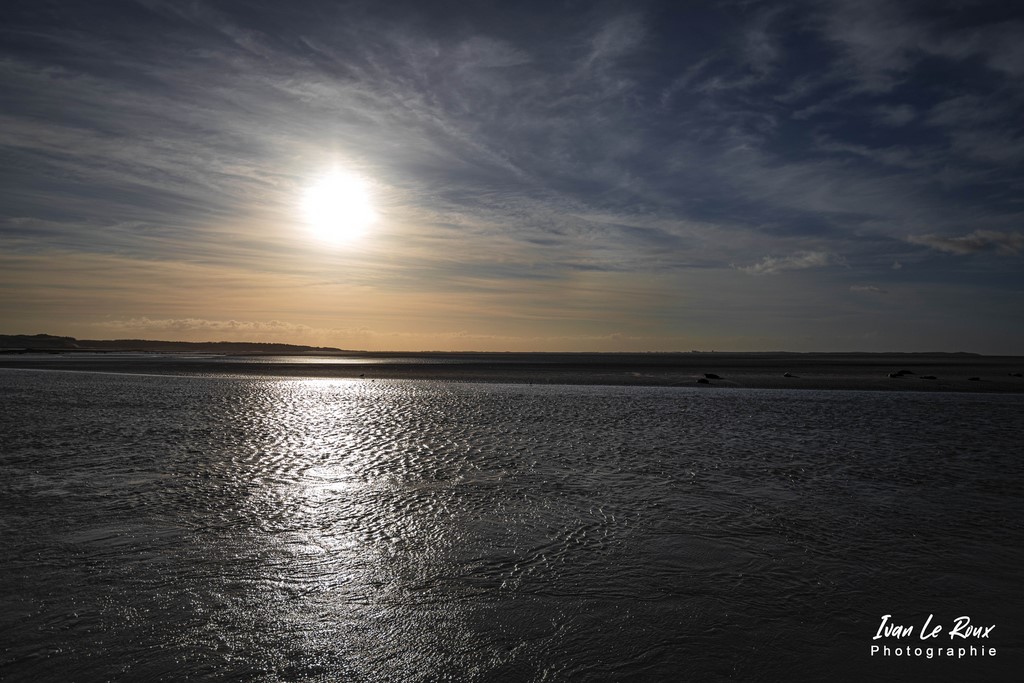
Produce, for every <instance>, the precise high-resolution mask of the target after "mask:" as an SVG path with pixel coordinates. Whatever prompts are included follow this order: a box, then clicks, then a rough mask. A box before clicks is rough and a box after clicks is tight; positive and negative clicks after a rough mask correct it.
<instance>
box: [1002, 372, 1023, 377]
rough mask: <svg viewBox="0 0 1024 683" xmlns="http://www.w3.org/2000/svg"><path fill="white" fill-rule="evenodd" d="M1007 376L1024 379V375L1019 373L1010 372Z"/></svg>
mask: <svg viewBox="0 0 1024 683" xmlns="http://www.w3.org/2000/svg"><path fill="white" fill-rule="evenodd" d="M1006 374H1008V375H1009V376H1010V377H1024V375H1022V374H1020V373H1019V372H1008V373H1006Z"/></svg>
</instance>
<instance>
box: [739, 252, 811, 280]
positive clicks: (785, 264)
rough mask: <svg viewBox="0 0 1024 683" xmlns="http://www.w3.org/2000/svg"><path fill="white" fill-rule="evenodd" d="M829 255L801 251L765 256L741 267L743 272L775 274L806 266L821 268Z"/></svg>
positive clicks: (802, 268) (801, 268)
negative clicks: (757, 261) (787, 254)
mask: <svg viewBox="0 0 1024 683" xmlns="http://www.w3.org/2000/svg"><path fill="white" fill-rule="evenodd" d="M829 260H830V259H829V255H828V254H827V253H826V252H823V251H803V252H799V253H796V254H793V255H792V256H783V257H778V258H776V257H774V256H765V257H764V258H763V259H761V262H760V263H756V264H754V265H752V266H746V267H741V268H739V270H742V271H743V272H744V273H749V274H750V275H775V274H777V273H781V272H782V271H784V270H804V269H806V268H821V267H822V266H826V265H828V264H829Z"/></svg>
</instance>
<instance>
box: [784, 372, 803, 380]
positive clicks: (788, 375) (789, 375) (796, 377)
mask: <svg viewBox="0 0 1024 683" xmlns="http://www.w3.org/2000/svg"><path fill="white" fill-rule="evenodd" d="M782 376H783V377H793V378H795V379H799V377H798V376H797V375H794V374H793V373H792V372H787V373H784V374H783V375H782Z"/></svg>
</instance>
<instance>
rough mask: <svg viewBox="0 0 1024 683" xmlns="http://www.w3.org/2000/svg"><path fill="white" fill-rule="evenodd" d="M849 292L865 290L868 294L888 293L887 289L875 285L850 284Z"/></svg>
mask: <svg viewBox="0 0 1024 683" xmlns="http://www.w3.org/2000/svg"><path fill="white" fill-rule="evenodd" d="M850 291H851V292H867V293H869V294H888V293H889V290H887V289H882V288H881V287H876V286H875V285H851V286H850Z"/></svg>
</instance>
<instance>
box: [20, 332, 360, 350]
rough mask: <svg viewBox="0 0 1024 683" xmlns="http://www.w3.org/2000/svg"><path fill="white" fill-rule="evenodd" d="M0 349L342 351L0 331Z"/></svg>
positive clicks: (255, 344)
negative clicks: (0, 332) (2, 332)
mask: <svg viewBox="0 0 1024 683" xmlns="http://www.w3.org/2000/svg"><path fill="white" fill-rule="evenodd" d="M0 351H2V352H4V353H19V352H21V353H31V352H43V353H46V352H54V351H67V352H75V351H93V352H96V351H108V352H109V351H122V352H124V351H148V352H152V353H184V352H193V353H231V354H271V355H288V354H310V353H332V354H333V353H343V351H342V349H337V348H334V347H331V346H301V345H298V344H271V343H263V342H224V341H220V342H182V341H158V340H150V339H75V338H74V337H58V336H54V335H52V334H0Z"/></svg>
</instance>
